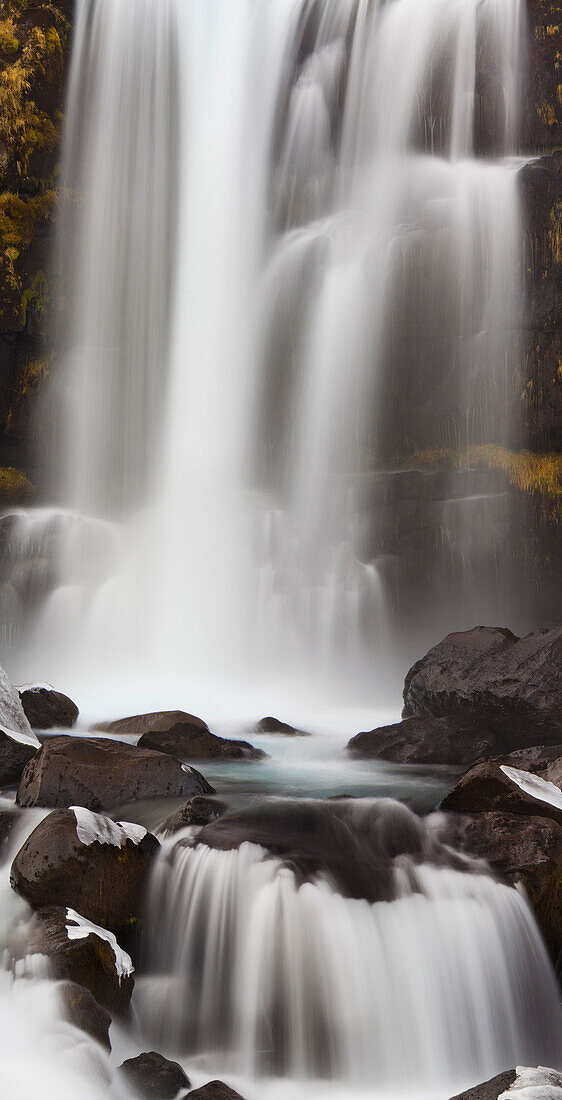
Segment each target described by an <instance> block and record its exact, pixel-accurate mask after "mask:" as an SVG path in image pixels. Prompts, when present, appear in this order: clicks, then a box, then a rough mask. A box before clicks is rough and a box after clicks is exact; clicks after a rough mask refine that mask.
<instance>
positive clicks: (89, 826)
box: [69, 806, 146, 848]
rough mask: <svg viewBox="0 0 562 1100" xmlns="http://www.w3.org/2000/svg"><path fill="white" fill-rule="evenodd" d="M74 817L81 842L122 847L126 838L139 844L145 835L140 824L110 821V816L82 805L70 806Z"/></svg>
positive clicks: (144, 830)
mask: <svg viewBox="0 0 562 1100" xmlns="http://www.w3.org/2000/svg"><path fill="white" fill-rule="evenodd" d="M69 809H71V810H72V811H73V813H74V816H75V818H76V832H77V834H78V839H79V840H80V841H81V842H82V844H94V843H95V841H97V842H98V844H113V845H114V846H115V847H116V848H122V847H123V845H124V844H125V843H126V841H127V840H132V842H133V844H140V842H141V840H143V838H144V837H145V836H146V829H145V828H144V827H143V826H142V825H135V824H134V823H133V822H132V821H112V820H111V818H110V817H104V816H103V815H102V814H95V813H93V812H92V810H87V809H86V808H85V807H84V806H70V807H69Z"/></svg>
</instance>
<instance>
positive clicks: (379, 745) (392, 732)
mask: <svg viewBox="0 0 562 1100" xmlns="http://www.w3.org/2000/svg"><path fill="white" fill-rule="evenodd" d="M500 748H501V745H499V744H498V738H496V736H495V735H494V734H493V733H491V731H490V730H488V729H486V727H485V726H482V725H481V724H479V723H477V722H473V721H471V720H470V718H463V717H459V716H458V715H451V716H450V717H447V718H426V717H424V718H406V719H404V721H403V722H396V723H394V725H391V726H381V727H379V728H378V729H374V730H368V731H367V732H365V733H357V734H356V735H355V737H352V738H351V741H349V742H348V745H347V749H348V752H350V753H351V755H352V756H355V757H357V758H359V759H362V760H391V761H393V762H396V763H398V764H449V765H451V766H453V767H454V766H458V767H462V766H463V765H467V764H472V763H474V761H475V760H478V759H479V758H480V757H481V756H490V755H491V754H492V753H494V752H497V751H498V749H500Z"/></svg>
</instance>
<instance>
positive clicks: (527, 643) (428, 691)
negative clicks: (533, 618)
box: [402, 627, 562, 751]
mask: <svg viewBox="0 0 562 1100" xmlns="http://www.w3.org/2000/svg"><path fill="white" fill-rule="evenodd" d="M402 713H403V716H404V717H405V718H408V717H412V716H425V715H430V716H435V717H439V716H444V715H448V714H453V715H463V716H465V717H470V718H472V719H474V720H476V721H479V722H482V723H483V724H485V725H486V727H487V728H489V729H490V730H491V731H492V732H493V733H494V734H495V735H496V736H498V737H500V738H502V739H503V740H504V744H505V748H506V750H507V751H510V750H515V749H517V748H525V747H527V746H529V745H533V744H537V743H541V744H556V743H558V742H560V741H562V628H554V629H550V628H548V627H544V628H540V629H539V630H536V631H533V632H532V633H530V634H528V635H527V636H526V637H525V638H517V637H516V636H515V635H514V634H512V633H511V631H509V630H503V629H500V628H494V627H476V628H475V629H474V630H466V631H463V632H461V633H458V634H449V635H447V637H446V638H444V639H443V641H442V642H439V644H438V645H436V646H434V647H433V649H431V650H430V651H429V653H427V654H426V656H425V657H423V658H422V659H421V661H418V662H417V663H416V664H415V665H413V667H412V668H411V669H410V671H409V672H408V674H407V676H406V681H405V685H404V710H403V712H402Z"/></svg>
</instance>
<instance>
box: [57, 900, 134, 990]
mask: <svg viewBox="0 0 562 1100" xmlns="http://www.w3.org/2000/svg"><path fill="white" fill-rule="evenodd" d="M66 917H67V920H69V921H72V922H73V923H72V924H67V926H66V932H67V935H68V938H69V940H84V939H86V936H99V938H100V940H106V942H107V943H108V944H109V946H110V947H111V949H112V951H113V954H114V955H115V969H116V971H117V977H118V978H119V982H121V979H122V978H128V977H129V974H132V973H133V971H134V969H135V968H134V966H133V960H132V959H131V956H130V955H128V954H127V952H126V951H123V948H122V947H119V944H118V943H117V940H116V939H115V936H114V935H113V932H108V930H107V928H102V927H101V926H100V925H99V924H92V922H91V921H89V920H86V917H82V916H81V915H80V913H77V912H76V910H75V909H67V910H66Z"/></svg>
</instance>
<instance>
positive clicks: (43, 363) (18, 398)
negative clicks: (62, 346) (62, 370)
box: [6, 355, 53, 431]
mask: <svg viewBox="0 0 562 1100" xmlns="http://www.w3.org/2000/svg"><path fill="white" fill-rule="evenodd" d="M52 362H53V356H52V355H49V356H47V357H46V358H44V359H37V358H35V359H33V358H32V359H28V360H27V362H26V363H25V365H24V367H23V370H22V372H21V375H20V377H19V381H18V386H17V390H16V392H15V393H14V399H13V401H12V404H11V406H10V410H9V412H8V415H7V417H6V428H7V429H8V431H10V430H11V429H12V428H13V427H14V424H15V422H16V419H17V414H18V412H19V410H20V408H21V406H22V404H23V403H24V402H25V401H27V400H28V398H30V397H31V395H32V394H33V393H34V392H35V390H37V389H39V386H41V385H42V383H43V382H45V380H46V379H47V378H48V377H49V374H50V372H51V366H52Z"/></svg>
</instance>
